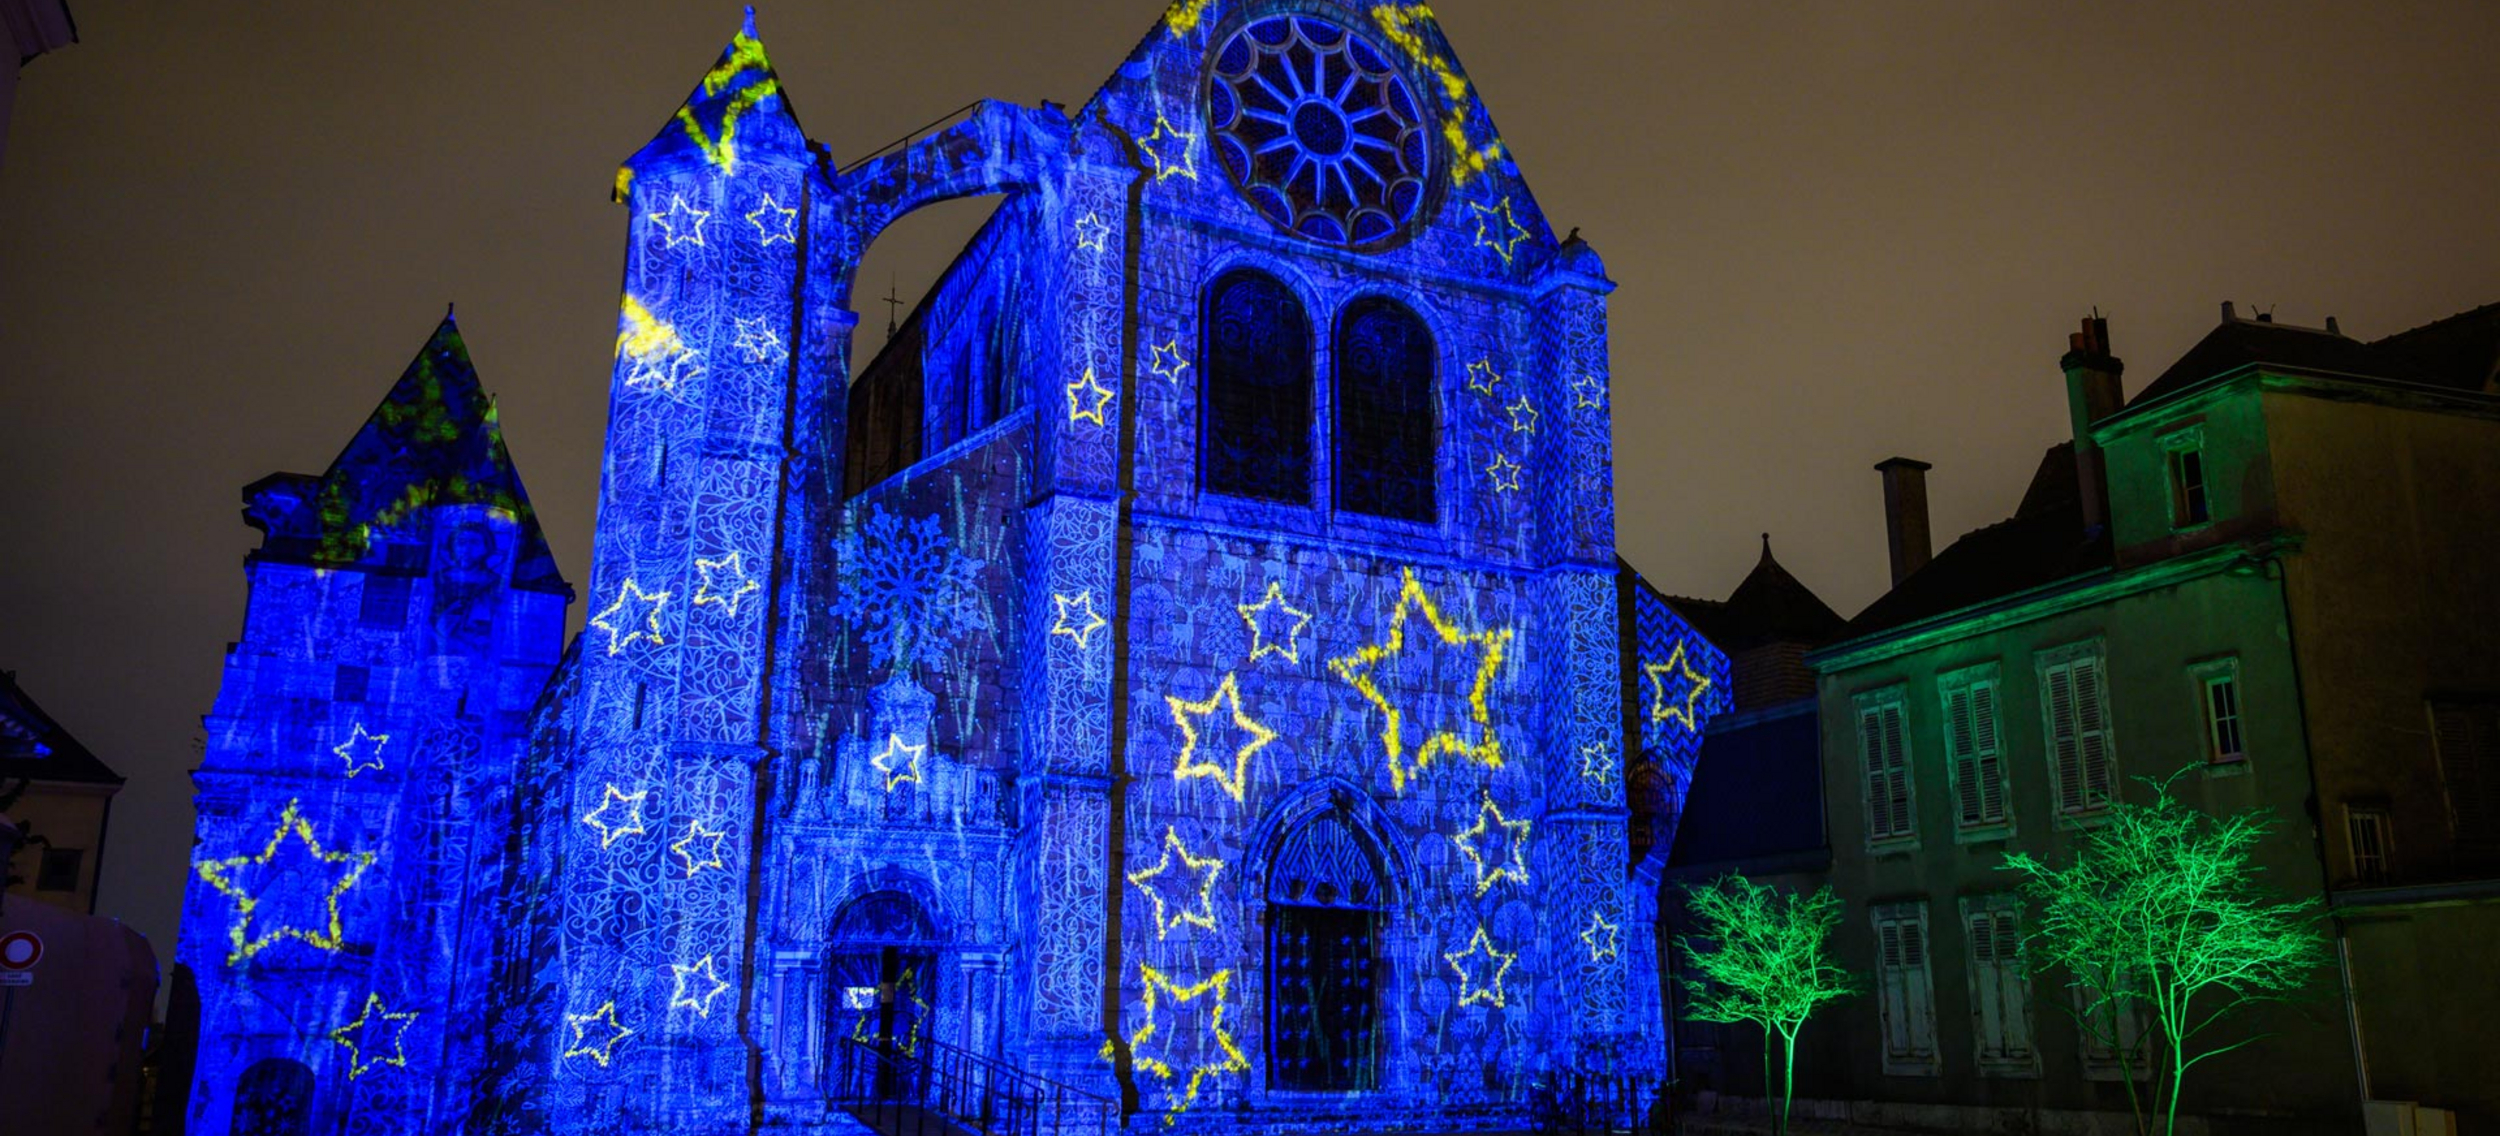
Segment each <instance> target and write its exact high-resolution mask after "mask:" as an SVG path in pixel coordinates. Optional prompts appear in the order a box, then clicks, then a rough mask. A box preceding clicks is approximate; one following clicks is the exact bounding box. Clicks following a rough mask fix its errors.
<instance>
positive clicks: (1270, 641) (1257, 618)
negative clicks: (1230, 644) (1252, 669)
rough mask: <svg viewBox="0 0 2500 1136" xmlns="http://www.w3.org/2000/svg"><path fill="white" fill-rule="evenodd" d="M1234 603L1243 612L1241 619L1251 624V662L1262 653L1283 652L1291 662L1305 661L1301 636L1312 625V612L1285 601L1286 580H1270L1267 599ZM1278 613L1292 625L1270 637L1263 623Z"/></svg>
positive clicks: (1278, 653) (1281, 653) (1235, 608)
mask: <svg viewBox="0 0 2500 1136" xmlns="http://www.w3.org/2000/svg"><path fill="white" fill-rule="evenodd" d="M1233 607H1234V610H1236V611H1239V612H1240V613H1241V621H1242V622H1243V623H1247V624H1249V625H1250V661H1251V662H1254V663H1255V662H1257V661H1259V656H1261V655H1283V656H1284V657H1285V661H1286V662H1288V663H1299V662H1301V661H1302V656H1301V655H1300V654H1299V653H1298V651H1299V643H1300V641H1301V638H1302V629H1303V628H1305V627H1309V626H1310V625H1311V613H1310V612H1307V611H1303V610H1302V609H1300V608H1297V607H1295V606H1293V605H1292V604H1289V603H1286V602H1285V585H1284V584H1282V583H1280V582H1278V581H1275V580H1270V581H1268V582H1267V597H1266V598H1265V599H1262V600H1260V601H1259V602H1257V603H1254V604H1235V605H1233ZM1277 616H1281V617H1283V618H1284V619H1290V620H1292V621H1293V626H1291V627H1288V628H1285V629H1284V633H1283V634H1281V635H1278V636H1275V637H1274V638H1270V637H1269V636H1268V634H1267V629H1266V627H1265V626H1264V624H1265V623H1266V622H1267V620H1268V619H1269V618H1271V617H1277ZM1280 622H1281V621H1280Z"/></svg>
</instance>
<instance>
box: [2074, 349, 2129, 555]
mask: <svg viewBox="0 0 2500 1136" xmlns="http://www.w3.org/2000/svg"><path fill="white" fill-rule="evenodd" d="M2057 365H2058V367H2059V368H2061V369H2063V370H2064V371H2065V372H2066V413H2067V416H2068V417H2069V418H2071V419H2072V420H2073V423H2074V431H2075V490H2076V493H2077V494H2078V495H2079V496H2080V497H2081V498H2082V501H2083V527H2084V530H2085V531H2086V532H2091V531H2094V530H2098V529H2102V528H2106V527H2107V526H2108V525H2109V479H2108V475H2107V473H2106V471H2105V469H2104V466H2103V464H2102V461H2101V447H2100V446H2098V445H2096V444H2094V443H2093V441H2092V424H2093V423H2095V422H2098V421H2100V420H2101V419H2104V418H2107V417H2109V416H2110V415H2112V414H2116V413H2117V412H2118V407H2119V403H2120V397H2121V396H2120V391H2119V385H2118V376H2119V375H2120V374H2122V373H2124V372H2125V371H2126V364H2124V363H2121V362H2119V361H2118V357H2117V356H2115V355H2112V354H2110V353H2109V321H2108V320H2106V319H2103V318H2101V317H2100V316H2097V315H2095V316H2088V317H2085V319H2084V321H2083V330H2081V331H2077V332H2075V333H2073V334H2071V335H2069V336H2067V337H2066V355H2065V357H2064V358H2062V359H2060V360H2058V362H2057Z"/></svg>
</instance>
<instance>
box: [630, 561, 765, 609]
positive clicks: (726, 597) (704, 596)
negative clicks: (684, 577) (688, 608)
mask: <svg viewBox="0 0 2500 1136" xmlns="http://www.w3.org/2000/svg"><path fill="white" fill-rule="evenodd" d="M694 570H695V571H696V572H698V573H701V574H702V576H703V582H702V583H701V584H699V585H697V586H696V587H695V590H694V606H696V607H704V606H707V605H708V606H713V607H718V608H720V609H721V611H722V612H723V613H724V614H727V615H729V616H732V617H735V616H736V615H737V614H738V601H739V600H740V599H743V598H745V597H747V596H751V595H754V594H755V593H757V592H760V591H762V590H764V585H762V584H759V583H756V582H755V577H753V576H749V575H747V571H746V559H745V556H744V555H743V554H741V553H736V552H732V553H730V554H729V555H727V556H724V557H721V558H720V559H718V560H702V559H697V560H696V561H695V562H694ZM655 614H656V613H655Z"/></svg>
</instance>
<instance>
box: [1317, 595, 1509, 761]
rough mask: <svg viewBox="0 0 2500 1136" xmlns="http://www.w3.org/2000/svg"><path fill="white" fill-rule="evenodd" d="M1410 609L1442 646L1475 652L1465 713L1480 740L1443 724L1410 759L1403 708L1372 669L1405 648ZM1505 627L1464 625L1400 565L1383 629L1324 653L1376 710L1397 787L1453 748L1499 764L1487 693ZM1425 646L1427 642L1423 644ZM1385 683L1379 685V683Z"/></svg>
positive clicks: (1498, 665)
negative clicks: (1360, 642)
mask: <svg viewBox="0 0 2500 1136" xmlns="http://www.w3.org/2000/svg"><path fill="white" fill-rule="evenodd" d="M1413 613H1421V614H1422V615H1423V617H1424V625H1425V626H1427V627H1429V628H1431V629H1432V633H1433V638H1434V639H1435V640H1437V641H1438V642H1439V643H1440V644H1441V645H1442V646H1444V647H1448V648H1452V649H1454V650H1458V651H1462V652H1463V651H1466V650H1469V649H1472V650H1473V651H1475V653H1476V662H1475V674H1476V677H1475V681H1474V682H1473V683H1471V684H1470V685H1469V687H1468V691H1467V710H1468V715H1467V716H1468V718H1469V720H1471V721H1473V722H1474V723H1475V724H1476V726H1477V729H1478V731H1479V733H1480V735H1481V738H1482V740H1480V741H1477V742H1474V743H1470V742H1468V741H1467V739H1465V738H1462V737H1460V736H1458V734H1456V733H1455V732H1452V731H1449V730H1439V731H1435V732H1433V733H1431V734H1428V735H1426V736H1425V738H1424V740H1423V744H1421V745H1418V746H1416V747H1415V750H1414V754H1413V760H1412V761H1411V762H1410V761H1409V760H1408V754H1407V749H1406V713H1405V710H1404V709H1403V708H1402V707H1400V706H1399V705H1398V704H1397V703H1396V702H1393V701H1391V700H1390V698H1389V693H1388V690H1389V689H1394V688H1395V687H1394V684H1384V683H1382V682H1381V681H1380V679H1379V677H1378V674H1379V668H1380V665H1381V664H1382V663H1384V662H1391V661H1394V660H1396V659H1398V658H1400V657H1402V656H1403V655H1404V654H1405V653H1406V649H1407V643H1406V621H1407V617H1408V616H1409V615H1410V614H1413ZM1510 636H1511V631H1510V629H1509V628H1502V629H1500V630H1497V631H1465V630H1461V629H1460V628H1459V626H1458V625H1457V624H1455V623H1452V622H1450V621H1449V620H1447V619H1444V618H1442V615H1441V609H1440V607H1439V606H1438V605H1436V604H1434V603H1433V602H1432V597H1431V596H1429V595H1426V594H1425V593H1424V586H1423V584H1422V583H1421V582H1419V581H1417V580H1416V579H1415V570H1414V569H1412V568H1409V569H1407V570H1406V584H1405V587H1404V588H1402V589H1401V590H1400V591H1399V592H1398V603H1397V607H1396V609H1395V610H1393V611H1391V612H1390V613H1389V634H1388V636H1387V637H1386V638H1384V639H1382V640H1381V641H1380V642H1378V643H1374V644H1371V645H1370V646H1367V647H1363V648H1361V649H1359V650H1357V651H1356V652H1355V653H1353V654H1351V655H1346V656H1343V657H1340V658H1335V659H1330V660H1329V661H1328V669H1330V670H1332V671H1335V672H1336V674H1337V677H1338V678H1341V679H1344V680H1345V681H1346V682H1348V683H1350V684H1352V685H1353V687H1354V689H1355V690H1356V691H1357V692H1358V693H1360V694H1361V695H1362V696H1363V698H1364V700H1365V701H1367V702H1370V703H1371V704H1372V705H1373V706H1374V707H1377V708H1378V709H1379V710H1380V713H1381V717H1382V719H1383V722H1382V725H1381V728H1380V744H1381V748H1382V749H1383V750H1384V751H1385V752H1386V754H1387V756H1388V759H1389V785H1390V787H1391V788H1392V789H1393V790H1395V791H1397V792H1401V793H1402V792H1405V791H1406V779H1407V778H1408V777H1411V776H1413V775H1415V774H1418V773H1421V772H1423V771H1424V768H1425V767H1426V766H1429V765H1431V764H1432V763H1433V761H1434V759H1436V758H1438V757H1440V756H1441V755H1442V754H1444V753H1450V754H1456V755H1458V756H1460V757H1463V758H1466V759H1468V760H1469V761H1473V762H1475V763H1476V764H1478V765H1483V766H1487V767H1495V768H1498V767H1499V766H1500V765H1501V764H1502V740H1501V738H1500V736H1499V735H1497V734H1496V733H1495V732H1494V729H1493V713H1492V709H1491V707H1490V706H1489V705H1488V699H1489V697H1490V695H1491V693H1492V690H1493V676H1494V675H1496V674H1499V673H1501V669H1502V659H1503V657H1504V655H1505V654H1506V653H1507V652H1508V651H1509V650H1510ZM1427 649H1428V648H1427ZM1384 687H1385V688H1384Z"/></svg>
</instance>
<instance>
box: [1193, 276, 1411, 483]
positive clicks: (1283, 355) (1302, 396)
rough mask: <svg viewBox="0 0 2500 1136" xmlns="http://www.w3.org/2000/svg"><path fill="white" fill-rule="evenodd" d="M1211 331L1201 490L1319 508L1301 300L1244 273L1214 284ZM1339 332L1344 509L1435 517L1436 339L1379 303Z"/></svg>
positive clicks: (1209, 298) (1338, 427)
mask: <svg viewBox="0 0 2500 1136" xmlns="http://www.w3.org/2000/svg"><path fill="white" fill-rule="evenodd" d="M1202 326H1203V327H1204V328H1205V332H1204V336H1205V338H1204V342H1203V343H1202V344H1201V345H1200V351H1199V355H1198V358H1199V360H1200V375H1201V380H1200V381H1201V384H1202V385H1201V396H1202V407H1203V411H1202V413H1201V414H1200V415H1199V423H1200V426H1199V430H1200V434H1199V454H1200V459H1199V470H1200V483H1201V485H1202V487H1203V488H1205V489H1207V490H1209V491H1211V492H1215V493H1223V494H1227V495H1230V496H1235V497H1255V498H1259V499H1261V500H1267V501H1278V502H1284V503H1287V504H1294V505H1308V504H1310V503H1311V497H1312V493H1311V485H1312V480H1313V478H1312V464H1311V452H1312V448H1313V446H1312V433H1313V431H1312V429H1311V427H1312V423H1313V417H1314V411H1313V406H1312V404H1313V401H1314V398H1313V386H1314V383H1313V378H1314V366H1313V358H1314V349H1313V344H1312V337H1311V323H1310V318H1309V317H1308V316H1307V315H1305V314H1304V312H1303V310H1302V302H1301V301H1300V300H1299V299H1297V298H1295V296H1294V294H1293V293H1292V292H1291V291H1290V290H1288V289H1287V288H1286V287H1285V286H1284V284H1282V283H1280V282H1279V281H1277V279H1276V278H1275V277H1272V276H1269V275H1267V274H1265V273H1262V272H1257V271H1254V270H1250V269H1238V270H1235V271H1232V272H1228V273H1226V274H1224V275H1223V276H1221V277H1218V278H1217V279H1216V281H1215V283H1214V284H1213V285H1212V286H1210V287H1209V288H1208V289H1207V294H1206V312H1205V317H1204V320H1203V323H1202ZM1335 330H1336V336H1335V347H1336V374H1335V380H1336V381H1335V384H1334V392H1335V396H1336V397H1335V401H1336V406H1335V411H1336V416H1335V418H1334V419H1333V421H1332V426H1333V429H1332V430H1331V436H1332V437H1333V438H1334V440H1335V454H1334V462H1333V464H1332V466H1331V471H1332V473H1333V476H1332V477H1331V478H1330V483H1331V485H1332V487H1333V492H1332V494H1331V495H1332V496H1333V497H1334V498H1335V501H1334V504H1335V507H1336V508H1338V509H1340V510H1343V511H1346V512H1351V513H1364V514H1368V515H1371V516H1377V517H1391V518H1395V519H1398V520H1407V521H1431V520H1433V519H1434V517H1435V511H1434V503H1435V496H1434V465H1435V460H1436V454H1435V447H1434V439H1435V436H1436V427H1437V425H1438V422H1437V421H1436V419H1437V417H1438V416H1437V414H1436V406H1437V403H1436V400H1435V398H1434V390H1433V373H1434V357H1433V343H1432V335H1431V333H1430V332H1428V331H1426V330H1425V328H1424V322H1423V320H1421V319H1419V318H1417V317H1416V315H1415V313H1414V312H1412V311H1409V310H1407V309H1406V307H1405V306H1404V305H1401V304H1399V303H1397V302H1396V301H1394V300H1390V299H1386V298H1383V297H1379V296H1366V297H1363V298H1361V299H1357V300H1355V301H1353V302H1352V303H1349V304H1347V305H1346V306H1345V308H1344V309H1343V310H1342V311H1340V312H1339V313H1338V314H1337V326H1336V329H1335Z"/></svg>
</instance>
